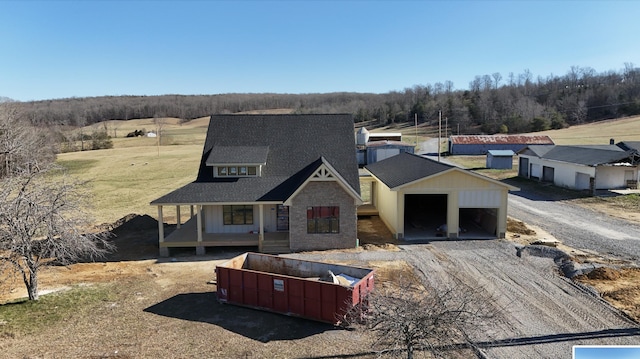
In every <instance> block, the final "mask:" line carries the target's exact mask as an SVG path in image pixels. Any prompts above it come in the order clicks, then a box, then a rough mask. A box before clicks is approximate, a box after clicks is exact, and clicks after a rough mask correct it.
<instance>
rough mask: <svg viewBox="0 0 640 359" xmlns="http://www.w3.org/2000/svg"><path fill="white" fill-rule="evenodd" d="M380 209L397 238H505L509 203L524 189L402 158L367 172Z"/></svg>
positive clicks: (418, 158) (415, 157)
mask: <svg viewBox="0 0 640 359" xmlns="http://www.w3.org/2000/svg"><path fill="white" fill-rule="evenodd" d="M365 168H366V170H367V171H369V172H370V173H371V175H372V176H373V178H375V180H376V183H377V185H376V186H375V188H376V193H375V196H376V198H378V201H377V202H376V207H377V209H378V213H379V215H380V218H381V219H382V220H383V221H384V222H385V224H386V225H387V227H389V229H390V230H391V231H392V233H394V235H395V237H396V238H399V239H406V240H424V239H432V238H438V237H447V238H469V239H474V238H504V236H505V233H506V226H507V224H506V223H507V197H508V193H509V191H510V190H511V191H517V190H519V188H517V187H513V186H510V185H507V184H504V183H502V182H500V181H496V180H493V179H491V178H488V177H485V176H482V175H478V174H476V173H474V172H471V171H467V170H464V169H461V168H458V167H453V166H450V165H447V164H444V163H440V162H436V161H433V160H431V159H428V158H425V157H422V156H418V155H414V154H408V153H403V154H400V155H397V156H394V157H391V158H388V159H386V160H384V161H380V162H377V163H374V164H371V165H368V166H366V167H365Z"/></svg>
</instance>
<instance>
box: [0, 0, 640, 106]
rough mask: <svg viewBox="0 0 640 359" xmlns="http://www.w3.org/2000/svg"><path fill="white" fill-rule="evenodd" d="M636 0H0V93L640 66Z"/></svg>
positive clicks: (333, 86) (359, 84)
mask: <svg viewBox="0 0 640 359" xmlns="http://www.w3.org/2000/svg"><path fill="white" fill-rule="evenodd" d="M639 15H640V1H634V0H628V1H541V0H540V1H524V0H521V1H506V0H503V1H320V0H314V1H302V0H300V1H294V0H290V1H204V0H201V1H115V0H114V1H30V0H26V1H7V0H2V1H0V38H1V39H2V45H1V55H0V96H6V97H10V98H13V99H15V100H19V101H30V100H42V99H53V98H66V97H85V96H103V95H161V94H185V95H188V94H219V93H233V92H238V93H261V92H275V93H317V92H319V93H324V92H336V91H354V92H373V93H386V92H389V91H394V90H400V91H401V90H403V89H404V88H406V87H412V86H413V85H417V84H420V85H424V84H427V83H429V84H434V83H436V82H445V81H447V80H449V81H452V82H453V83H454V87H455V88H456V89H467V88H468V87H469V82H470V81H472V80H473V78H474V77H475V76H476V75H485V74H492V73H494V72H500V73H501V74H502V76H503V79H504V80H506V79H507V77H508V74H509V73H510V72H513V73H514V74H516V75H517V74H519V73H522V72H523V71H524V70H525V69H528V70H530V71H531V73H532V74H533V75H534V78H535V77H537V76H542V77H547V76H549V75H551V74H553V75H564V74H566V73H567V72H568V71H569V69H570V67H571V66H580V67H591V68H593V69H595V70H596V71H597V72H598V73H601V72H604V71H609V70H615V71H619V70H621V69H622V68H623V67H624V64H625V63H633V64H634V65H635V66H636V67H638V66H640V46H638V39H637V37H638V34H640V21H638V16H639Z"/></svg>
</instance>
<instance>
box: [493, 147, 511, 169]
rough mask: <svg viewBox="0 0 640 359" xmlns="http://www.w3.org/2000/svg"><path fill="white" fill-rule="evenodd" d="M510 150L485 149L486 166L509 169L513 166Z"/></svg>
mask: <svg viewBox="0 0 640 359" xmlns="http://www.w3.org/2000/svg"><path fill="white" fill-rule="evenodd" d="M514 154H515V153H514V152H513V151H511V150H489V151H487V163H486V167H487V168H492V169H501V170H504V169H511V168H513V155H514Z"/></svg>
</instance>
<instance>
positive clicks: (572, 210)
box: [508, 184, 640, 265]
mask: <svg viewBox="0 0 640 359" xmlns="http://www.w3.org/2000/svg"><path fill="white" fill-rule="evenodd" d="M519 185H522V184H519ZM508 214H509V216H511V217H513V218H516V219H518V220H521V221H523V222H525V223H527V224H531V225H534V226H538V227H540V228H542V229H543V230H545V231H547V232H549V233H550V234H551V235H553V236H554V237H555V238H556V239H558V240H559V241H561V242H562V243H564V244H566V245H568V246H570V247H573V248H576V249H582V250H588V251H591V252H597V253H600V254H602V255H608V256H613V257H616V258H619V259H623V260H627V261H630V262H632V263H634V264H636V265H640V225H639V224H637V223H632V222H629V221H625V220H622V219H617V218H613V217H610V216H606V215H604V214H602V213H599V212H596V211H593V210H589V209H586V208H582V207H579V206H575V205H572V204H570V203H566V202H561V201H558V200H554V199H552V198H550V197H549V196H545V194H544V193H541V192H540V191H535V192H534V191H532V190H531V189H530V188H525V187H524V186H523V187H522V190H521V191H520V192H515V193H511V194H509V209H508Z"/></svg>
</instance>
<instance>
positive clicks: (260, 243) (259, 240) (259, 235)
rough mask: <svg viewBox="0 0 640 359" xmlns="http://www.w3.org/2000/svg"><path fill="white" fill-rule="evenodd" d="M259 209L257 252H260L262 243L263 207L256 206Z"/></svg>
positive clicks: (261, 205)
mask: <svg viewBox="0 0 640 359" xmlns="http://www.w3.org/2000/svg"><path fill="white" fill-rule="evenodd" d="M258 208H259V209H260V234H258V252H262V245H263V242H264V205H263V204H260V205H258Z"/></svg>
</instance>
